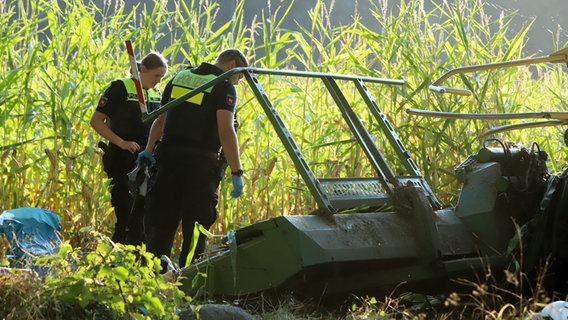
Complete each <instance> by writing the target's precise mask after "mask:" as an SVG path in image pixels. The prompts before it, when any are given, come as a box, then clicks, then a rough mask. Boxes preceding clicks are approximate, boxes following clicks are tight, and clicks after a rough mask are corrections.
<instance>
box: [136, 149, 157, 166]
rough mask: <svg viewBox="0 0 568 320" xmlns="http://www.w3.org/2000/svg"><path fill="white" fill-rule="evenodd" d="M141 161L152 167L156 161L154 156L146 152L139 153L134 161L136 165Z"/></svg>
mask: <svg viewBox="0 0 568 320" xmlns="http://www.w3.org/2000/svg"><path fill="white" fill-rule="evenodd" d="M142 161H146V162H148V163H149V164H150V166H153V165H154V164H155V163H156V159H155V158H154V156H153V155H152V154H151V153H150V152H148V151H146V150H144V151H142V152H140V153H139V154H138V157H137V159H136V163H137V164H140V163H141V162H142Z"/></svg>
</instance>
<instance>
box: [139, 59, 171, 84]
mask: <svg viewBox="0 0 568 320" xmlns="http://www.w3.org/2000/svg"><path fill="white" fill-rule="evenodd" d="M138 71H140V80H141V81H142V87H144V88H154V87H155V86H156V85H157V84H158V83H160V81H161V80H162V78H163V77H164V75H165V74H166V72H168V62H167V61H166V58H164V56H162V55H161V54H160V53H158V52H155V51H152V52H150V53H148V54H147V55H146V56H145V57H144V58H142V61H140V62H139V63H138Z"/></svg>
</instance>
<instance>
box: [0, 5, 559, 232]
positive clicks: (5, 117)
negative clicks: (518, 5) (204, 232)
mask: <svg viewBox="0 0 568 320" xmlns="http://www.w3.org/2000/svg"><path fill="white" fill-rule="evenodd" d="M370 1H372V3H373V10H372V13H373V19H374V21H373V22H372V24H373V28H370V26H369V25H364V24H363V23H362V22H361V21H360V20H359V19H357V16H355V17H354V18H353V21H352V23H350V24H348V25H344V26H340V27H332V26H331V25H330V22H329V21H330V16H331V15H333V14H334V12H333V7H332V6H330V5H326V4H324V3H323V1H321V0H320V1H316V3H315V5H314V7H313V10H311V11H310V17H311V21H310V23H309V24H307V25H304V26H302V27H301V28H300V31H291V30H286V29H283V28H281V24H282V22H283V21H285V20H286V19H287V14H288V9H289V8H290V6H291V4H290V5H289V6H288V7H286V6H284V7H281V8H279V9H276V8H273V10H271V11H269V12H264V13H263V15H262V16H261V17H257V19H255V20H254V21H253V23H251V24H249V25H245V24H244V22H243V21H244V19H243V15H244V12H243V3H244V1H242V2H240V3H239V5H238V6H237V10H236V11H235V13H234V17H233V19H232V20H231V21H229V22H227V23H226V24H224V25H221V26H219V27H216V28H215V29H213V25H214V22H215V17H216V12H217V10H218V8H217V6H216V5H215V4H214V3H210V2H209V1H207V0H193V1H191V3H190V4H187V3H186V2H184V1H180V0H169V1H168V0H166V1H156V2H155V3H154V4H153V6H152V7H143V8H138V10H125V9H124V6H120V5H116V4H113V3H110V2H105V4H104V5H103V6H102V7H97V6H95V5H94V4H93V3H91V2H89V1H80V0H66V1H65V2H64V5H61V6H60V5H58V4H57V2H55V1H48V0H38V1H32V2H30V3H27V4H25V2H24V1H17V0H6V1H4V2H2V4H0V23H1V24H2V25H3V31H2V32H1V33H0V40H1V41H0V59H1V60H0V62H1V65H0V70H1V71H0V72H1V75H2V80H1V81H0V124H1V126H0V137H1V140H0V162H1V166H0V211H2V210H6V209H10V208H17V207H23V206H31V207H42V208H46V209H49V210H52V211H54V212H56V213H57V214H58V215H59V217H60V219H61V223H62V230H63V236H64V237H71V236H72V235H73V234H75V233H77V232H78V231H80V230H82V229H84V228H88V229H93V230H98V231H100V232H103V233H106V234H110V233H111V232H112V230H111V229H112V226H113V224H114V214H113V211H112V207H111V205H110V193H109V191H108V180H107V177H106V175H105V173H104V172H103V170H102V165H101V152H100V150H98V148H97V143H98V141H99V140H100V137H99V136H98V135H97V134H96V132H94V130H93V129H92V128H91V127H90V126H89V120H90V117H91V115H92V113H93V112H94V109H95V107H96V104H97V102H98V99H99V97H100V95H101V94H102V91H103V90H104V88H105V87H106V86H107V85H108V84H109V83H110V81H112V80H114V79H116V78H121V77H125V76H127V74H128V55H127V53H126V50H125V47H124V41H125V40H127V39H132V40H133V44H134V47H135V50H136V51H137V52H138V54H139V55H144V54H145V53H147V52H149V51H150V50H157V48H163V49H162V50H161V53H162V54H163V55H164V56H165V57H166V58H167V59H168V61H169V62H170V69H169V71H168V74H167V75H166V77H165V78H164V81H163V82H162V84H161V85H162V86H163V85H165V83H166V82H167V80H168V79H170V78H171V77H172V76H173V75H174V74H175V73H176V72H177V71H180V70H182V69H183V68H185V66H186V65H187V64H190V65H197V64H199V63H200V62H201V61H206V62H212V61H213V60H214V59H215V57H216V54H217V53H218V52H219V51H221V50H223V49H225V48H227V47H235V48H238V49H241V50H242V51H243V52H245V54H246V55H247V57H248V58H249V60H250V61H251V62H252V66H254V67H259V68H271V69H300V70H306V71H317V72H329V73H341V74H348V75H364V76H376V77H381V78H390V79H403V80H404V81H405V85H404V86H402V87H392V86H386V85H376V86H370V88H369V90H370V91H371V93H372V95H373V96H374V98H375V99H376V100H377V102H378V104H379V107H380V108H381V111H382V112H383V113H385V114H386V116H387V117H388V120H389V121H390V122H391V124H392V125H393V128H394V130H395V131H396V133H397V134H398V135H399V137H400V139H401V140H402V142H403V143H404V144H405V147H406V148H407V149H408V150H409V151H410V152H411V153H412V155H413V158H414V160H415V161H416V163H417V164H418V165H419V168H420V170H421V171H422V173H423V175H424V176H425V178H426V180H427V181H428V182H429V183H430V185H431V187H432V189H433V190H434V192H435V193H436V194H437V195H438V197H439V198H440V199H441V200H442V201H443V202H445V203H448V204H451V203H454V202H455V201H456V200H457V194H458V192H459V188H460V185H459V184H458V182H457V181H456V179H455V176H454V173H453V168H454V167H455V166H456V165H458V164H459V163H460V162H461V161H462V160H464V159H465V158H466V157H467V155H469V154H472V153H475V152H476V151H477V150H478V148H480V147H481V146H482V145H483V143H484V138H483V137H482V133H483V132H484V131H485V130H487V129H490V128H493V127H496V126H499V125H503V124H506V123H507V122H505V121H502V120H491V121H478V120H467V121H466V120H448V119H436V118H423V117H418V116H412V115H409V114H407V113H406V112H405V109H406V108H409V107H411V108H418V109H424V110H438V111H452V112H464V113H516V112H531V111H563V110H566V109H567V103H568V102H567V101H568V99H567V95H568V92H567V91H566V90H565V88H566V87H567V86H568V76H567V73H566V68H565V66H564V67H562V66H558V65H537V66H532V67H515V68H510V69H504V70H498V71H491V72H480V73H476V74H473V75H466V76H463V77H456V78H451V79H450V81H449V82H448V83H447V85H448V86H451V87H456V88H464V89H469V90H471V91H472V92H473V95H472V96H470V97H464V96H456V95H448V94H446V95H437V94H435V93H432V92H431V91H429V90H428V85H429V84H430V83H432V82H433V81H434V80H436V79H437V78H438V77H439V76H441V75H442V74H443V73H444V72H446V71H448V70H450V69H453V68H457V67H460V66H464V65H473V64H484V63H490V62H497V61H507V60H515V59H521V58H527V57H525V56H523V54H522V52H523V48H524V45H525V42H524V41H525V37H524V36H525V34H526V32H527V31H528V28H530V24H529V25H528V26H527V27H525V28H522V29H521V30H520V31H518V32H517V33H515V34H514V35H513V36H509V35H508V34H509V32H508V31H509V28H510V22H511V20H512V18H513V16H508V15H505V14H503V15H501V16H499V17H489V16H488V15H486V14H485V12H484V5H485V2H484V1H482V0H455V1H442V2H440V3H439V4H438V5H436V7H435V8H434V9H432V10H429V11H428V10H426V9H425V7H424V3H423V1H421V0H409V1H402V2H400V5H399V6H398V10H396V12H395V11H392V10H389V9H388V6H387V3H388V1H387V0H370ZM292 3H293V2H292ZM273 7H274V6H273ZM16 8H17V11H16ZM110 12H112V14H110ZM377 26H378V27H379V28H378V29H379V31H373V30H377ZM551 41H553V40H551ZM554 45H555V47H557V48H558V49H562V48H564V47H566V45H567V44H565V43H555V44H554ZM259 52H262V54H259ZM259 80H260V81H261V84H262V86H263V87H264V89H265V91H266V94H267V96H268V97H269V98H270V99H271V101H272V103H273V104H274V106H275V108H276V109H277V110H278V112H279V114H280V115H281V116H282V119H283V120H284V122H285V123H286V125H287V127H288V129H289V130H290V132H291V133H292V135H293V138H294V139H295V141H296V143H297V144H298V145H299V146H300V147H301V149H302V152H303V153H304V155H305V156H306V158H307V159H308V161H309V165H310V167H311V168H312V170H313V171H314V172H315V173H316V174H317V175H318V176H321V177H341V176H349V177H358V176H369V175H372V174H373V173H372V170H371V168H370V166H369V165H368V161H366V159H365V157H364V153H363V152H361V150H359V149H358V148H357V147H356V143H355V140H354V139H353V137H352V136H351V135H350V134H349V131H348V128H347V127H346V125H345V123H343V121H342V120H341V117H340V114H339V113H338V111H337V108H335V106H334V102H333V100H332V99H331V97H329V96H328V94H327V93H326V92H325V90H324V89H325V88H324V86H323V85H322V84H321V83H318V82H317V80H313V79H295V78H284V77H279V76H266V75H264V76H262V77H259ZM343 89H344V92H346V93H347V97H348V98H351V99H353V100H350V101H351V102H353V104H354V108H357V106H358V105H360V104H362V101H361V100H360V98H355V97H356V95H355V94H356V90H355V89H354V88H349V87H346V88H343ZM237 90H238V93H239V105H238V113H237V117H238V120H239V122H240V127H239V131H238V134H239V140H240V144H241V153H242V163H243V167H244V168H245V179H244V181H245V191H244V195H243V196H242V197H241V198H239V199H237V200H234V199H231V198H230V197H229V196H228V194H229V192H230V189H231V184H230V179H228V178H227V179H225V180H224V181H222V183H221V189H220V202H219V206H218V211H219V219H218V220H217V223H216V224H215V225H214V226H213V228H212V229H213V230H212V231H213V233H217V234H224V233H226V232H228V231H231V230H234V229H236V228H240V227H242V226H245V225H247V224H250V223H253V222H255V221H259V220H263V219H268V218H270V217H274V216H279V215H297V214H309V213H310V212H311V211H313V210H315V209H317V208H316V207H315V202H314V201H313V199H312V197H311V195H310V193H309V192H308V190H307V188H306V187H305V186H304V184H303V181H302V179H301V177H300V176H299V175H298V174H297V172H296V170H295V168H294V165H293V163H292V162H291V161H290V160H289V157H288V155H287V152H286V150H285V148H284V147H283V145H282V143H281V142H280V140H279V138H278V136H277V135H276V134H275V132H274V130H273V129H272V127H271V124H270V122H269V121H268V119H267V118H266V116H265V114H264V113H263V112H262V108H261V107H260V105H259V104H258V102H257V101H256V100H255V98H254V95H253V93H252V91H251V90H250V88H248V87H247V86H246V85H241V86H240V87H239V88H237ZM351 94H353V95H351ZM358 99H359V100H358ZM362 119H363V120H364V121H365V123H366V124H367V126H368V129H369V130H370V132H371V134H372V135H373V137H374V138H375V139H376V143H377V145H379V146H380V147H381V148H383V146H384V145H386V143H385V141H384V140H383V139H384V138H383V137H382V136H381V135H380V131H379V128H378V127H377V125H376V124H375V123H374V122H373V120H372V117H371V116H370V115H365V114H364V113H363V115H362ZM564 130H565V128H563V127H560V126H559V127H547V128H542V129H540V128H539V129H526V130H515V131H509V132H505V133H500V134H498V135H497V136H496V138H500V139H503V140H510V141H512V142H518V143H522V144H524V145H527V146H528V145H530V143H532V142H533V141H534V142H537V143H538V144H539V145H540V147H541V149H544V150H546V151H547V152H548V153H549V155H550V162H549V168H550V170H551V171H552V172H558V171H560V170H561V169H562V167H563V166H564V165H565V163H566V161H565V159H566V156H567V151H566V150H567V149H566V147H565V146H564V145H563V144H564V142H563V138H562V137H563V133H564ZM384 148H385V149H384V152H383V153H384V155H385V156H386V158H387V160H388V161H389V162H391V163H394V165H393V166H394V169H395V171H396V170H397V169H399V168H398V167H397V164H396V162H397V161H398V160H397V158H396V155H395V154H394V153H393V152H389V150H388V148H387V147H384Z"/></svg>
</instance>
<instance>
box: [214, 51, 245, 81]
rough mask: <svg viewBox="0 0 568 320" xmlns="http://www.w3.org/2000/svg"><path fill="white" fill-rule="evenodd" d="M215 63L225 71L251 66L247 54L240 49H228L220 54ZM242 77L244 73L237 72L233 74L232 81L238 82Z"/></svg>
mask: <svg viewBox="0 0 568 320" xmlns="http://www.w3.org/2000/svg"><path fill="white" fill-rule="evenodd" d="M215 65H216V66H217V67H219V68H220V69H221V70H223V72H227V71H229V70H232V69H234V68H246V67H248V66H249V63H248V60H247V58H246V57H245V55H244V54H243V53H242V52H241V51H240V50H239V49H226V50H223V51H222V52H221V53H220V54H219V56H218V57H217V60H216V61H215ZM242 78H243V74H242V73H238V74H235V75H233V76H231V82H232V83H233V84H238V83H239V81H240V80H241V79H242Z"/></svg>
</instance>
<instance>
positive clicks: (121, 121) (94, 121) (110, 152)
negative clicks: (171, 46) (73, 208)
mask: <svg viewBox="0 0 568 320" xmlns="http://www.w3.org/2000/svg"><path fill="white" fill-rule="evenodd" d="M138 67H139V74H140V82H141V84H142V88H143V89H144V90H143V91H144V95H145V100H146V106H147V109H148V111H149V112H150V111H153V110H155V109H157V108H159V106H160V99H161V95H160V92H159V90H158V89H157V88H156V86H157V84H158V83H159V82H160V81H161V80H162V78H163V77H164V75H165V74H166V72H167V70H168V64H167V62H166V59H165V58H164V57H163V56H162V55H161V54H159V53H157V52H150V53H149V54H148V55H146V56H145V57H144V58H143V59H142V60H141V61H140V63H139V64H138ZM90 123H91V126H92V127H93V128H94V129H95V131H96V132H97V133H98V134H100V135H101V136H102V137H103V138H105V139H106V140H108V142H109V144H108V147H107V146H106V144H104V143H102V144H99V145H100V146H102V147H104V149H106V150H104V151H105V153H104V155H103V167H104V170H105V172H106V173H107V175H108V177H109V178H110V179H111V183H110V184H111V203H112V206H113V207H114V212H115V215H116V224H115V229H114V233H113V236H112V240H113V241H115V242H124V241H125V239H126V228H127V223H128V217H129V215H130V210H131V208H132V204H133V199H134V198H133V197H134V196H133V195H131V194H130V192H129V187H128V176H127V173H128V172H130V171H132V170H133V169H134V168H135V166H136V156H137V154H138V152H139V151H140V149H141V147H142V148H143V147H144V146H145V145H146V143H147V141H148V134H149V130H150V124H146V123H144V122H142V115H141V111H140V104H139V100H138V95H137V92H136V86H135V84H134V80H133V79H131V78H124V79H118V80H115V81H113V82H112V83H111V84H110V86H109V87H108V88H106V90H105V92H104V93H103V95H102V96H101V98H100V99H99V103H98V105H97V108H96V110H95V112H94V113H93V115H92V117H91V122H90ZM140 223H142V222H140Z"/></svg>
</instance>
